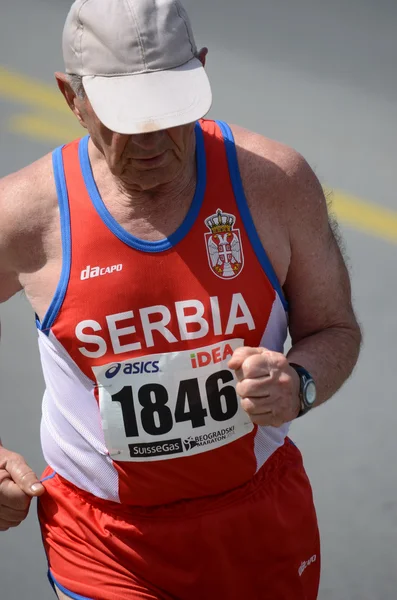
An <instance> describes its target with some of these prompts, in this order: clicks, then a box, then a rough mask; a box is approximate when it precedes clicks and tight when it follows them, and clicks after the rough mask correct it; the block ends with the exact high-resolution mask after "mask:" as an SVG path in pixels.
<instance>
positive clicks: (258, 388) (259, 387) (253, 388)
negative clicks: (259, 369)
mask: <svg viewBox="0 0 397 600" xmlns="http://www.w3.org/2000/svg"><path fill="white" fill-rule="evenodd" d="M272 385H273V384H272V382H271V379H270V377H268V376H265V377H256V378H254V379H250V378H247V379H245V378H244V377H243V378H242V379H241V380H239V382H238V383H237V385H236V392H237V393H238V395H239V396H240V397H241V398H246V397H247V396H250V397H251V398H267V397H269V395H270V390H271V388H272Z"/></svg>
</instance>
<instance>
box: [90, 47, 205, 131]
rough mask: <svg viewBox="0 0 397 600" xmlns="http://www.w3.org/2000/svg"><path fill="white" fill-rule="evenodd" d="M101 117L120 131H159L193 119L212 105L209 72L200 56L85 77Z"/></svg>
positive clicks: (106, 124)
mask: <svg viewBox="0 0 397 600" xmlns="http://www.w3.org/2000/svg"><path fill="white" fill-rule="evenodd" d="M83 85H84V89H85V91H86V94H87V96H88V99H89V101H90V103H91V105H92V108H93V109H94V111H95V113H96V115H97V117H98V118H99V119H100V121H101V122H102V123H103V124H104V125H105V126H106V127H108V128H109V129H111V130H112V131H115V132H117V133H126V134H134V133H135V134H136V133H148V132H150V131H159V130H161V129H168V128H170V127H177V126H179V125H185V124H187V123H193V122H195V121H197V120H198V119H201V118H202V117H204V115H206V114H207V112H208V111H209V110H210V108H211V103H212V94H211V86H210V83H209V80H208V77H207V74H206V72H205V70H204V68H203V66H202V64H201V62H200V61H199V60H198V59H197V58H193V59H192V60H190V61H189V62H187V63H186V64H184V65H182V66H180V67H176V68H174V69H168V70H166V71H152V72H149V73H139V74H136V75H122V76H112V77H103V76H98V75H96V76H92V75H86V76H84V77H83Z"/></svg>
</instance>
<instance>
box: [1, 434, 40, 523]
mask: <svg viewBox="0 0 397 600" xmlns="http://www.w3.org/2000/svg"><path fill="white" fill-rule="evenodd" d="M44 491H45V489H44V486H43V485H42V484H41V483H40V481H39V479H38V477H37V475H35V474H34V473H33V471H32V469H31V468H30V467H28V465H27V464H26V462H25V460H24V459H23V457H22V456H20V455H19V454H15V452H11V451H10V450H6V449H5V448H3V447H2V446H1V445H0V531H7V529H9V528H10V527H17V525H19V524H20V523H21V522H22V521H23V520H24V519H25V518H26V516H27V514H28V512H29V506H30V502H31V500H32V498H33V497H34V496H41V495H42V494H43V493H44Z"/></svg>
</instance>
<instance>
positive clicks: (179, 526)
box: [0, 0, 360, 600]
mask: <svg viewBox="0 0 397 600" xmlns="http://www.w3.org/2000/svg"><path fill="white" fill-rule="evenodd" d="M63 51H64V59H65V66H66V74H62V73H57V74H56V77H57V81H58V85H59V88H60V90H61V92H62V94H63V95H64V97H65V99H66V101H67V103H68V105H69V107H70V108H71V110H72V111H73V113H74V115H75V116H76V118H77V119H78V121H79V122H80V124H81V125H82V126H83V127H84V128H85V129H86V130H87V132H88V135H87V136H86V137H83V138H82V139H80V140H76V141H75V142H72V143H70V144H67V145H66V146H63V147H62V148H58V149H56V150H55V151H54V152H53V153H52V155H48V156H45V157H43V158H42V159H40V160H38V161H37V162H35V163H34V164H32V165H30V166H28V167H26V168H24V169H22V170H21V171H19V172H17V173H14V174H11V175H9V176H8V177H6V178H4V179H3V180H2V181H1V183H0V205H1V208H0V210H1V215H2V220H1V230H0V281H1V297H0V300H1V301H5V300H7V299H8V298H10V297H11V296H12V295H13V294H15V293H16V292H18V291H20V290H24V292H25V294H26V296H27V298H28V299H29V301H30V303H31V305H32V308H33V311H34V312H35V313H36V315H37V329H38V339H39V347H40V354H41V360H42V366H43V373H44V378H45V383H46V391H45V395H44V400H43V409H42V410H43V416H42V427H41V440H42V448H43V453H44V456H45V459H46V461H47V463H48V468H47V469H46V471H45V473H44V475H43V477H42V478H41V482H42V483H40V482H39V480H38V479H37V477H36V475H35V474H34V473H33V472H32V471H31V469H30V468H29V467H28V465H27V464H26V463H25V461H24V459H23V458H22V457H21V456H19V455H17V454H15V453H13V452H11V451H8V450H6V449H5V448H3V447H1V448H0V528H1V529H2V530H5V529H8V528H9V527H12V526H15V525H18V524H19V523H20V522H21V521H22V520H23V518H24V517H25V516H26V513H27V511H28V508H29V503H30V500H31V498H32V497H33V496H40V498H39V518H40V524H41V529H42V534H43V541H44V546H45V550H46V554H47V557H48V562H49V577H50V580H51V582H52V584H53V585H54V588H56V589H57V590H58V593H59V595H60V597H64V598H65V597H66V598H79V599H95V600H133V599H138V598H141V599H147V600H160V599H161V600H171V599H172V600H176V599H178V600H203V599H208V600H220V599H222V600H226V599H227V600H241V599H242V598H244V599H246V600H265V599H268V600H292V599H293V600H304V599H306V600H314V599H315V598H316V597H317V593H318V584H319V574H320V547H319V534H318V528H317V521H316V515H315V509H314V506H313V500H312V492H311V488H310V484H309V481H308V478H307V476H306V474H305V471H304V468H303V465H302V460H301V455H300V452H299V450H298V449H297V448H296V447H295V446H294V444H293V443H292V442H291V441H290V439H289V438H288V437H287V434H288V429H289V425H290V423H291V421H293V420H294V419H295V418H297V417H299V416H301V415H304V414H305V413H307V411H309V410H310V409H312V408H313V406H318V405H319V404H322V403H323V402H325V401H326V400H327V399H328V398H330V397H331V396H332V395H333V394H334V393H335V392H336V391H337V390H338V388H339V387H340V386H341V385H342V384H343V382H344V381H345V380H346V379H347V378H348V377H349V375H350V373H351V371H352V369H353V367H354V365H355V363H356V360H357V357H358V353H359V347H360V330H359V327H358V325H357V322H356V319H355V316H354V313H353V309H352V306H351V298H350V283H349V277H348V274H347V271H346V268H345V265H344V262H343V259H342V256H341V253H340V251H339V248H338V244H337V242H336V241H335V238H334V236H333V233H332V229H331V227H330V225H329V222H328V215H327V207H326V202H325V199H324V195H323V192H322V189H321V186H320V184H319V182H318V181H317V179H316V177H315V175H314V174H313V172H312V170H311V169H310V167H309V166H308V165H307V163H306V162H305V160H304V159H303V158H302V157H301V156H300V155H299V154H298V153H297V152H295V151H294V150H292V149H291V148H288V147H286V146H284V145H282V144H280V143H278V142H275V141H271V140H268V139H266V138H264V137H262V136H261V135H257V134H255V133H252V132H250V131H246V130H244V129H242V128H240V127H235V126H232V127H230V126H229V125H227V124H226V123H224V122H221V121H212V120H205V119H204V118H203V117H204V116H205V115H206V114H207V112H208V110H209V108H210V105H211V90H210V85H209V81H208V79H207V76H206V73H205V71H204V68H203V67H204V63H205V57H206V50H205V49H203V50H201V51H200V52H198V51H197V48H196V45H195V41H194V38H193V34H192V29H191V26H190V23H189V20H188V17H187V15H186V13H185V11H184V9H183V8H182V6H181V5H180V3H179V2H178V1H177V0H77V1H76V2H75V3H74V4H73V5H72V7H71V10H70V13H69V15H68V18H67V21H66V24H65V29H64V35H63ZM288 330H289V332H290V335H291V339H292V348H291V349H290V350H289V352H288V353H287V354H285V353H284V342H285V340H286V336H287V331H288Z"/></svg>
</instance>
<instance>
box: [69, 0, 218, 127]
mask: <svg viewBox="0 0 397 600" xmlns="http://www.w3.org/2000/svg"><path fill="white" fill-rule="evenodd" d="M196 55H197V47H196V44H195V41H194V37H193V32H192V28H191V25H190V21H189V18H188V16H187V14H186V11H185V9H184V8H183V7H182V5H181V4H180V2H179V0H76V1H75V2H74V3H73V5H72V7H71V9H70V11H69V14H68V16H67V19H66V23H65V27H64V31H63V56H64V61H65V69H66V73H68V74H75V75H80V76H81V77H82V78H83V86H84V89H85V92H86V94H87V97H88V99H89V101H90V102H91V105H92V107H93V109H94V111H95V113H96V115H97V116H98V118H99V119H100V120H101V121H102V123H103V124H104V125H105V126H106V127H108V128H109V129H111V130H112V131H116V132H118V133H126V134H134V133H146V132H149V131H158V130H161V129H167V128H169V127H176V126H178V125H184V124H186V123H193V122H195V121H196V120H197V119H200V118H202V117H203V116H204V115H206V114H207V112H208V111H209V109H210V107H211V103H212V94H211V87H210V83H209V81H208V77H207V75H206V73H205V70H204V68H203V66H202V64H201V62H200V60H199V59H198V58H197V56H196Z"/></svg>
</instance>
